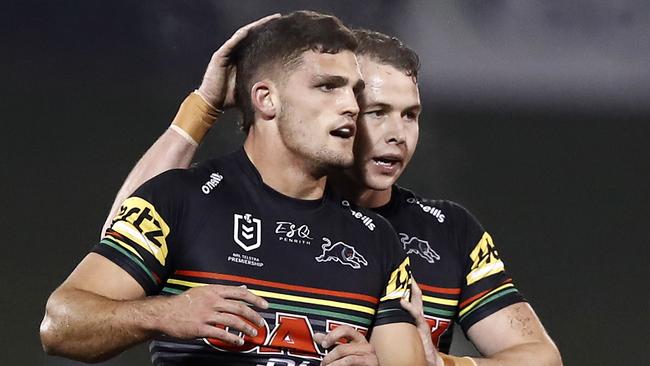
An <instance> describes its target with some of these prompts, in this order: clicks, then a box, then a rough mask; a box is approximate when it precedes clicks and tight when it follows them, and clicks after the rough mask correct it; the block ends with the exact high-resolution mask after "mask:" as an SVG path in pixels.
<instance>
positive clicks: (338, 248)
mask: <svg viewBox="0 0 650 366" xmlns="http://www.w3.org/2000/svg"><path fill="white" fill-rule="evenodd" d="M323 241H324V242H325V243H323V245H321V249H322V250H323V253H322V254H321V255H319V256H318V257H316V261H318V262H329V261H334V262H339V263H341V264H342V265H344V266H350V267H352V268H354V269H359V268H361V266H362V265H364V266H367V265H368V261H366V259H365V258H364V257H363V256H362V255H361V254H360V253H359V252H357V250H356V249H355V248H354V247H353V246H352V245H348V244H345V243H344V242H342V241H339V242H336V243H334V244H332V242H331V241H330V240H329V239H328V238H323Z"/></svg>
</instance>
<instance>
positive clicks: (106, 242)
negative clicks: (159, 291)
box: [100, 239, 160, 286]
mask: <svg viewBox="0 0 650 366" xmlns="http://www.w3.org/2000/svg"><path fill="white" fill-rule="evenodd" d="M100 243H101V244H104V245H108V246H109V247H111V248H113V249H115V250H117V251H118V252H120V253H122V254H123V255H124V256H125V257H127V258H129V259H131V260H132V261H133V262H135V264H137V265H138V266H139V267H140V268H141V269H142V270H143V271H144V272H145V273H146V274H147V276H149V278H150V279H151V281H152V282H153V283H154V284H155V285H156V286H158V284H159V283H160V280H158V276H155V274H154V273H152V272H151V271H150V270H149V269H148V268H147V267H146V266H145V265H144V264H142V262H140V261H139V260H138V259H137V258H136V257H134V256H133V255H131V253H129V252H128V251H126V250H125V249H123V248H122V247H120V246H119V245H118V244H115V243H114V242H113V241H112V240H110V239H104V240H102V241H100Z"/></svg>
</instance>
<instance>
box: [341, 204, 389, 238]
mask: <svg viewBox="0 0 650 366" xmlns="http://www.w3.org/2000/svg"><path fill="white" fill-rule="evenodd" d="M340 201H341V205H340V206H341V208H342V210H343V212H342V213H343V215H344V216H345V217H346V218H347V220H348V221H351V222H352V223H356V224H357V225H363V226H365V227H366V229H368V230H369V231H371V232H374V233H379V234H382V233H385V232H394V230H393V227H392V226H391V224H390V222H388V220H386V219H385V218H384V217H382V216H380V215H379V214H377V213H375V212H373V211H372V210H370V209H368V208H365V207H361V206H358V205H356V204H354V203H353V202H350V201H348V200H345V199H343V200H340Z"/></svg>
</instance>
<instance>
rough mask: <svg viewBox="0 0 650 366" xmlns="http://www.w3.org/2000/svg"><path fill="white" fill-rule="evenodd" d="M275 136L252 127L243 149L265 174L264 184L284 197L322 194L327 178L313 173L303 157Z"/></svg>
mask: <svg viewBox="0 0 650 366" xmlns="http://www.w3.org/2000/svg"><path fill="white" fill-rule="evenodd" d="M269 137H273V136H263V137H262V136H260V134H259V132H256V130H255V129H254V128H251V129H250V131H249V133H248V136H247V137H246V141H245V142H244V151H245V152H246V155H248V158H249V159H250V161H251V162H252V163H253V165H254V166H255V168H256V169H257V171H258V172H259V173H260V175H261V176H262V181H264V184H266V185H268V186H269V187H271V188H273V189H274V190H276V191H277V192H280V193H282V194H283V195H285V196H289V197H293V198H297V199H304V200H314V199H319V198H321V197H323V192H324V191H325V182H326V177H325V175H323V174H320V173H317V172H314V171H315V169H311V167H310V166H309V164H308V163H307V162H306V161H305V159H304V158H302V157H299V156H296V155H295V154H294V153H292V152H291V151H289V150H288V149H287V148H286V146H285V145H284V144H283V143H282V142H281V141H279V140H278V139H276V138H269Z"/></svg>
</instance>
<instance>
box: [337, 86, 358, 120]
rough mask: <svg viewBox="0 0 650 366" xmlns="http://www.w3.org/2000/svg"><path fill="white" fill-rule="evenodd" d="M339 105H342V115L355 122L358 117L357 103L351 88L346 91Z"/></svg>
mask: <svg viewBox="0 0 650 366" xmlns="http://www.w3.org/2000/svg"><path fill="white" fill-rule="evenodd" d="M341 103H342V105H343V114H344V115H346V116H348V117H350V118H351V119H352V120H353V121H356V120H357V116H358V115H359V103H358V102H357V97H356V95H355V94H354V91H353V90H352V88H348V89H346V91H345V93H344V95H343V97H342V101H341Z"/></svg>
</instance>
